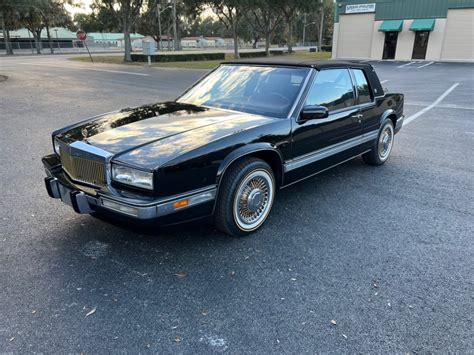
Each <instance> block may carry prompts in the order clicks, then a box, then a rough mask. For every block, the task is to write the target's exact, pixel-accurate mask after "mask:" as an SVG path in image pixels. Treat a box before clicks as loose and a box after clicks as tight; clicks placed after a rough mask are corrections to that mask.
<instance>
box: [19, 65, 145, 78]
mask: <svg viewBox="0 0 474 355" xmlns="http://www.w3.org/2000/svg"><path fill="white" fill-rule="evenodd" d="M18 64H21V65H39V66H43V67H53V68H65V69H70V68H72V69H82V70H92V71H103V72H106V73H116V74H127V75H138V76H150V74H145V73H134V72H129V71H122V70H110V69H97V68H86V67H79V66H74V65H71V66H69V65H68V66H60V65H53V64H43V63H18Z"/></svg>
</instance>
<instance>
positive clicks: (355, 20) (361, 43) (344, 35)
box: [337, 14, 375, 58]
mask: <svg viewBox="0 0 474 355" xmlns="http://www.w3.org/2000/svg"><path fill="white" fill-rule="evenodd" d="M374 19H375V15H374V14H358V15H341V16H340V17H339V40H338V44H337V56H338V57H339V58H370V47H371V45H372V34H373V28H374Z"/></svg>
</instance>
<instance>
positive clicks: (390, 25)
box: [379, 20, 403, 32]
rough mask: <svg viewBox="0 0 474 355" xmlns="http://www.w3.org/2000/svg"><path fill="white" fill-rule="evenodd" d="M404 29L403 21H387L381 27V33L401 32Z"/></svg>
mask: <svg viewBox="0 0 474 355" xmlns="http://www.w3.org/2000/svg"><path fill="white" fill-rule="evenodd" d="M402 27H403V20H385V21H384V22H382V24H381V25H380V27H379V31H380V32H390V31H395V32H400V31H401V30H402Z"/></svg>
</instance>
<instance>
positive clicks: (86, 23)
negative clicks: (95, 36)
mask: <svg viewBox="0 0 474 355" xmlns="http://www.w3.org/2000/svg"><path fill="white" fill-rule="evenodd" d="M91 9H92V13H90V14H84V13H78V14H76V15H75V16H74V24H73V26H72V27H70V30H71V31H76V30H77V29H81V30H83V31H85V32H104V31H108V32H120V31H121V27H120V24H119V22H118V21H117V19H116V18H115V16H114V14H113V13H112V12H111V11H110V9H109V8H108V7H96V6H94V5H92V6H91Z"/></svg>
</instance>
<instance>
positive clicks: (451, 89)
mask: <svg viewBox="0 0 474 355" xmlns="http://www.w3.org/2000/svg"><path fill="white" fill-rule="evenodd" d="M458 85H459V83H456V84H453V85H452V86H451V87H450V88H449V89H448V90H446V91H445V92H444V93H443V94H442V95H441V96H440V97H438V98H437V99H436V101H435V102H433V103H432V104H431V105H429V106H427V107H425V108H424V109H423V110H421V111H418V112H417V113H415V114H414V115H411V116H410V117H407V118H405V121H404V122H403V125H404V126H405V125H407V124H409V123H410V122H412V121H414V120H416V119H417V118H418V117H420V116H421V115H422V114H424V113H426V112H428V111H429V110H431V109H432V108H433V107H436V105H438V104H439V103H440V102H441V101H443V100H444V99H445V98H446V96H448V95H449V94H450V93H451V91H453V90H454V89H456V88H457V87H458Z"/></svg>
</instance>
